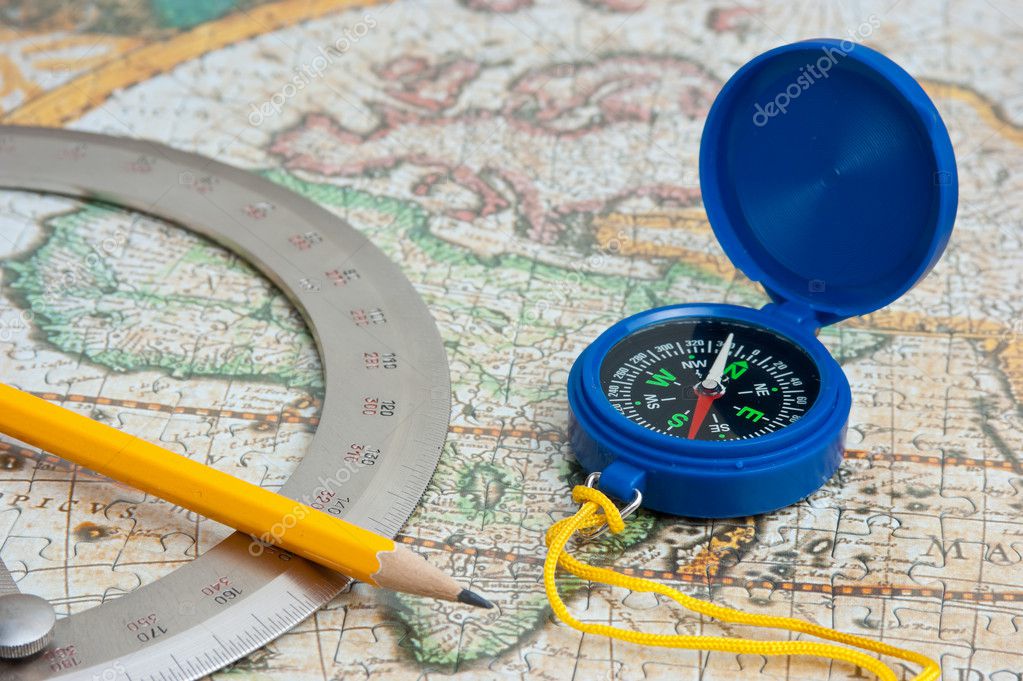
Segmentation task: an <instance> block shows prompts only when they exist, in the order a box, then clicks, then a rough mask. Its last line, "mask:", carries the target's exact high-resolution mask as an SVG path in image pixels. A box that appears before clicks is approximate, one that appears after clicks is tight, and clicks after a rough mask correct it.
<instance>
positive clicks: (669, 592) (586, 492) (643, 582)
mask: <svg viewBox="0 0 1023 681" xmlns="http://www.w3.org/2000/svg"><path fill="white" fill-rule="evenodd" d="M572 500H573V501H575V502H576V503H577V504H582V506H581V507H580V508H579V510H578V511H577V512H576V514H575V515H574V516H572V517H570V518H565V519H564V520H560V521H558V522H557V523H555V524H554V525H553V526H551V528H550V529H549V530H547V549H548V551H547V558H546V560H545V561H544V565H543V585H544V589H545V590H546V591H547V599H548V600H549V601H550V603H551V608H552V609H553V610H554V614H555V615H557V616H558V618H559V619H561V620H562V621H563V622H565V623H566V624H568V625H569V626H570V627H572V628H573V629H577V630H579V631H581V632H583V633H587V634H599V635H601V636H609V637H611V638H616V639H618V640H620V641H628V642H629V643H638V644H640V645H648V646H660V647H664V648H687V649H691V650H718V651H723V652H731V653H739V654H750V655H808V656H814V657H823V658H828V659H831V660H838V661H842V662H848V663H850V664H854V665H857V666H859V667H862V668H863V669H866V670H867V671H870V672H872V673H873V674H875V675H876V676H877V677H878V678H879V679H882V681H898V678H899V677H898V676H896V674H895V672H894V671H893V670H892V669H891V668H890V667H888V666H887V665H886V664H884V663H883V662H881V661H880V660H879V659H877V658H876V657H873V656H871V655H868V654H867V653H865V652H860V651H859V650H854V649H853V648H847V647H844V646H839V645H833V644H830V643H818V642H816V641H755V640H751V639H743V638H726V637H721V636H686V635H681V634H647V633H643V632H640V631H631V630H628V629H620V628H618V627H613V626H610V625H607V624H596V623H588V622H581V621H579V620H577V619H576V618H575V617H573V616H572V613H570V612H569V611H568V607H567V606H566V605H565V602H564V601H563V600H561V595H560V594H559V593H558V587H557V584H556V583H555V572H556V571H557V568H558V567H559V566H560V567H561V568H562V569H564V570H566V571H567V572H570V573H571V574H573V575H575V576H576V577H580V578H582V579H585V580H588V581H591V582H600V583H602V584H607V585H609V586H620V587H624V588H626V589H631V590H632V591H643V592H648V593H656V594H661V595H662V596H667V597H668V598H671V599H672V600H674V601H675V602H676V603H678V604H679V605H681V606H682V607H683V608H687V609H689V610H691V611H693V612H697V613H700V614H701V615H706V616H708V617H713V618H715V619H718V620H721V621H722V622H732V623H735V624H746V625H749V626H754V627H769V628H773V629H785V630H788V631H793V632H797V633H802V634H809V635H811V636H816V637H817V638H823V639H827V640H829V641H835V642H838V643H843V644H845V645H847V646H853V647H854V648H860V649H861V650H864V651H871V652H874V653H880V654H882V655H888V656H890V657H895V658H898V659H900V660H905V661H907V662H911V663H913V664H916V665H919V666H920V667H922V668H923V670H922V671H921V672H920V673H919V674H917V675H916V676H914V677H913V681H935V680H936V679H938V678H939V677H940V676H941V668H940V667H939V666H938V665H937V663H936V662H934V660H932V659H930V658H929V657H927V656H926V655H921V654H919V653H914V652H912V651H909V650H903V649H902V648H896V647H894V646H890V645H887V644H885V643H880V642H878V641H874V640H871V639H869V638H863V637H862V636H854V635H852V634H844V633H842V632H840V631H835V630H834V629H828V628H827V627H822V626H819V625H816V624H811V623H810V622H804V621H802V620H798V619H793V618H791V617H775V616H771V615H752V614H749V613H745V612H742V611H740V610H733V609H731V608H725V607H722V606H720V605H714V604H713V603H708V602H706V601H701V600H698V599H696V598H693V597H691V596H687V595H685V594H684V593H682V592H681V591H677V590H675V589H673V588H671V587H670V586H666V585H664V584H660V583H658V582H654V581H651V580H648V579H641V578H638V577H629V576H627V575H623V574H621V573H620V572H615V571H614V570H607V569H604V568H598V567H594V566H592V565H587V564H586V563H583V562H580V561H579V560H577V559H575V558H574V557H572V556H571V555H570V554H569V553H568V551H567V549H566V545H567V544H568V541H569V540H570V539H571V538H572V535H574V534H575V533H576V532H578V531H580V530H586V529H595V528H598V527H601V526H603V525H604V523H605V522H606V523H607V524H608V527H609V528H610V530H611V532H613V533H615V534H617V533H618V532H621V531H622V530H623V529H624V528H625V521H624V520H623V519H622V516H621V513H619V511H618V509H617V507H615V505H614V502H612V501H611V500H610V499H609V498H608V497H607V496H606V495H604V494H603V493H602V492H600V491H599V490H597V489H594V488H591V487H585V486H583V485H578V486H576V487H575V489H573V490H572ZM598 511H603V513H598Z"/></svg>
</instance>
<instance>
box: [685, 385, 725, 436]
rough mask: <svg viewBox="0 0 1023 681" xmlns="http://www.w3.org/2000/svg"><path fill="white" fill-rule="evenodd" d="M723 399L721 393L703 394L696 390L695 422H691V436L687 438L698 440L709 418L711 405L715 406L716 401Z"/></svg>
mask: <svg viewBox="0 0 1023 681" xmlns="http://www.w3.org/2000/svg"><path fill="white" fill-rule="evenodd" d="M719 397H721V393H709V394H708V393H703V392H700V391H699V390H696V407H695V408H694V409H693V420H692V421H690V422H689V434H688V435H686V437H687V438H688V439H690V440H693V439H695V438H696V434H697V433H698V432H700V426H702V425H703V420H704V419H705V418H707V412H708V411H710V405H712V404H714V400H716V399H717V398H719Z"/></svg>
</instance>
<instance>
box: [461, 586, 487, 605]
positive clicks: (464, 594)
mask: <svg viewBox="0 0 1023 681" xmlns="http://www.w3.org/2000/svg"><path fill="white" fill-rule="evenodd" d="M458 602H459V603H465V604H466V605H474V606H476V607H477V608H492V607H494V604H493V603H491V602H490V601H488V600H487V599H486V598H483V596H480V595H479V594H478V593H473V592H472V591H469V590H468V589H462V591H461V592H459V594H458Z"/></svg>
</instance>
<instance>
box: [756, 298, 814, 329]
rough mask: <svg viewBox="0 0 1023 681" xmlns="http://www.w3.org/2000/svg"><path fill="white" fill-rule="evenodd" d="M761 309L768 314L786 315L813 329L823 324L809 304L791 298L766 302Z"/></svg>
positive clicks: (797, 322)
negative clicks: (777, 301)
mask: <svg viewBox="0 0 1023 681" xmlns="http://www.w3.org/2000/svg"><path fill="white" fill-rule="evenodd" d="M762 309H763V310H764V311H765V312H769V313H770V314H774V315H781V316H783V317H786V318H788V319H789V320H790V321H793V322H795V323H796V324H798V325H799V326H805V327H809V328H811V329H813V330H814V331H816V330H817V329H819V328H821V326H824V324H822V322H821V320H820V318H819V317H818V316H817V311H816V310H814V309H813V308H812V307H810V306H809V305H804V304H802V303H799V302H796V301H793V300H786V301H784V302H781V303H768V304H767V305H764V307H763V308H762Z"/></svg>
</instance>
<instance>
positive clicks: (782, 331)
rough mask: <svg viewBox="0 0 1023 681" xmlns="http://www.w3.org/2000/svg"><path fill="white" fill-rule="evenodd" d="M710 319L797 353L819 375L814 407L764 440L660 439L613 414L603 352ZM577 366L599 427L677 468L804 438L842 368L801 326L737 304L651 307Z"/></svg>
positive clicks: (614, 330) (613, 331) (605, 337)
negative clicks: (660, 329)
mask: <svg viewBox="0 0 1023 681" xmlns="http://www.w3.org/2000/svg"><path fill="white" fill-rule="evenodd" d="M701 318H714V319H716V320H719V321H723V322H728V321H736V322H740V323H745V324H751V325H755V326H759V327H760V328H762V329H765V330H767V331H770V332H772V333H774V334H776V335H778V336H779V337H781V338H782V339H783V340H787V341H788V342H790V343H792V344H793V345H795V346H798V347H800V348H802V349H803V350H804V351H805V352H806V354H808V355H809V356H810V359H811V360H812V361H813V363H814V364H815V365H816V367H817V370H818V372H819V374H820V380H821V386H820V391H819V393H818V394H817V398H816V399H815V400H814V403H813V404H812V405H810V406H809V407H808V408H807V410H806V414H805V415H804V416H803V417H802V418H801V419H799V420H798V421H796V422H795V423H793V424H791V425H789V426H786V427H785V428H781V429H779V430H777V431H775V432H773V433H769V434H767V435H760V436H757V437H752V438H745V439H735V440H720V441H715V440H687V439H684V438H679V437H674V436H671V435H664V434H661V433H657V432H654V431H652V430H650V429H648V428H644V427H643V426H641V425H639V424H638V423H634V422H633V421H630V420H629V419H628V418H626V417H625V416H623V415H622V414H621V413H619V412H618V410H616V409H615V408H614V407H613V406H612V405H611V403H610V402H609V401H608V400H607V397H606V395H604V390H603V386H602V385H601V383H600V370H601V367H602V365H603V363H604V358H605V357H606V356H607V354H608V352H609V351H610V350H611V349H612V348H614V347H615V346H616V345H618V344H619V343H621V342H623V341H624V340H626V339H627V338H628V337H629V336H632V335H633V334H635V333H637V332H639V331H642V330H644V329H647V328H649V327H651V326H655V325H659V324H664V323H666V322H667V323H671V322H673V321H681V320H691V319H701ZM579 361H580V364H581V367H580V369H581V376H580V378H581V380H582V384H583V385H582V388H583V390H584V392H585V393H586V394H589V395H595V394H599V396H600V399H594V400H591V401H592V402H593V404H592V405H591V408H592V409H593V410H594V411H595V412H596V416H597V418H598V420H599V421H601V422H603V423H611V422H614V423H616V425H617V422H618V421H621V422H622V424H621V428H622V429H623V433H622V434H623V435H624V436H625V437H627V438H630V439H631V440H639V441H641V442H642V443H643V444H645V445H647V446H650V447H654V448H656V449H657V450H658V454H657V455H656V457H655V458H658V459H660V460H662V461H664V462H665V463H677V462H678V461H679V458H683V459H684V458H693V457H698V458H699V459H700V460H705V459H706V458H707V457H729V458H734V457H740V456H751V455H757V454H759V453H762V450H763V447H766V446H772V447H774V446H777V447H782V446H784V445H786V444H788V443H790V442H792V441H795V440H798V439H800V438H801V437H805V434H806V432H808V431H813V430H814V429H815V428H818V427H820V424H821V421H822V420H824V419H826V418H827V414H826V412H827V409H826V408H825V409H819V408H818V405H822V404H823V405H825V406H827V405H831V404H833V403H834V401H835V393H836V390H837V388H838V385H839V383H840V382H839V381H838V380H837V378H836V376H835V374H836V373H841V368H840V367H839V366H838V363H837V362H835V360H834V358H832V356H831V354H830V353H829V352H828V350H827V348H825V347H824V345H822V344H821V342H820V341H819V340H817V337H816V336H815V335H813V333H812V332H809V331H808V330H806V329H805V328H803V327H800V326H798V325H790V324H788V323H786V320H785V319H784V318H781V319H778V318H776V317H775V315H767V314H765V313H764V312H763V311H762V310H758V309H754V308H748V307H741V306H738V305H726V304H721V305H710V304H703V305H700V304H695V305H694V304H682V305H670V306H667V307H660V308H655V309H652V310H647V311H646V312H641V313H639V314H637V315H633V316H631V317H628V318H626V319H623V320H622V321H620V322H618V323H617V324H615V325H614V326H612V327H610V328H609V329H607V330H606V331H605V332H604V333H602V334H601V335H600V336H599V337H598V338H597V339H596V340H595V341H594V342H593V344H592V345H590V347H589V348H587V350H586V351H585V355H584V356H580V358H579Z"/></svg>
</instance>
